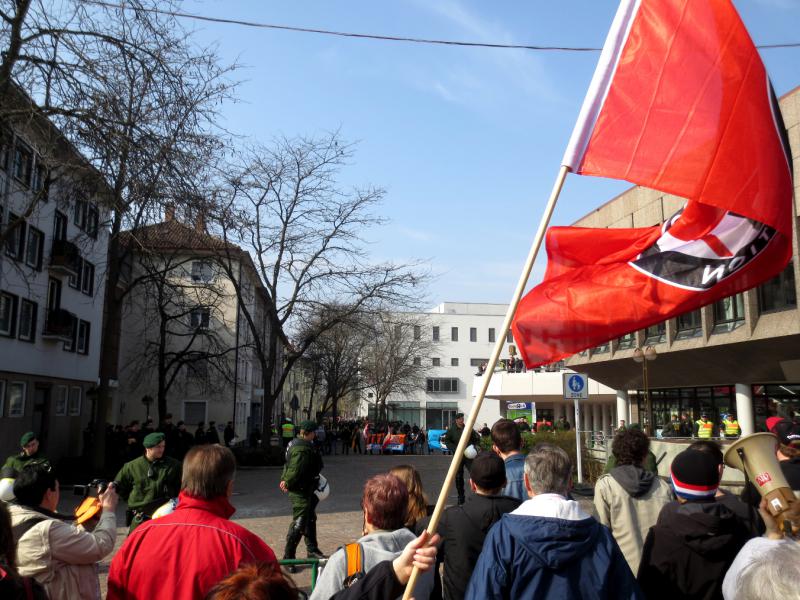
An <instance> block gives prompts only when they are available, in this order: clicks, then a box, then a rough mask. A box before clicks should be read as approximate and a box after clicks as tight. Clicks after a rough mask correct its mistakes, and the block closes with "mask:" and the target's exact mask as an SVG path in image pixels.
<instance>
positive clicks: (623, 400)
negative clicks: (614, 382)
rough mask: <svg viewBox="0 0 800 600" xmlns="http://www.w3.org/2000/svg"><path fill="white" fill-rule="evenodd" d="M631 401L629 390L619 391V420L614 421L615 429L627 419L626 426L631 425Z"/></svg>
mask: <svg viewBox="0 0 800 600" xmlns="http://www.w3.org/2000/svg"><path fill="white" fill-rule="evenodd" d="M630 412H631V409H630V401H629V400H628V391H627V390H617V418H616V420H615V421H614V429H616V428H617V427H619V422H620V421H621V420H622V419H625V424H626V425H629V424H630V419H631V415H630Z"/></svg>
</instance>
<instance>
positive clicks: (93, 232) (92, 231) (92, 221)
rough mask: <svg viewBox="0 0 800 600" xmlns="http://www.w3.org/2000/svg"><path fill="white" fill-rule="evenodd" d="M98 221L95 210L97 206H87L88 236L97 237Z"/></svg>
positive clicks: (97, 214)
mask: <svg viewBox="0 0 800 600" xmlns="http://www.w3.org/2000/svg"><path fill="white" fill-rule="evenodd" d="M99 221H100V216H99V213H98V212H97V208H96V207H94V206H89V210H88V211H87V212H86V233H88V234H89V236H90V237H92V238H94V239H97V229H98V226H99Z"/></svg>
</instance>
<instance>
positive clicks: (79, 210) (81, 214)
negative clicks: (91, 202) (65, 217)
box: [72, 200, 89, 229]
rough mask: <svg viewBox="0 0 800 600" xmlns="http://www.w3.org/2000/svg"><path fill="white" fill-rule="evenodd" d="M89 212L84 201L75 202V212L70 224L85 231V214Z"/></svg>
mask: <svg viewBox="0 0 800 600" xmlns="http://www.w3.org/2000/svg"><path fill="white" fill-rule="evenodd" d="M88 210H89V206H88V205H87V203H86V201H85V200H75V212H73V214H72V222H73V223H75V225H77V226H78V227H79V228H81V229H86V214H87V212H88Z"/></svg>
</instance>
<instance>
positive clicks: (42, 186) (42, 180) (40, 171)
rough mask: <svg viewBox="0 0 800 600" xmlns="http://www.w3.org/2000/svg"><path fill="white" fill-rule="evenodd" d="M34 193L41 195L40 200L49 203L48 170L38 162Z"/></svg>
mask: <svg viewBox="0 0 800 600" xmlns="http://www.w3.org/2000/svg"><path fill="white" fill-rule="evenodd" d="M31 187H32V188H33V191H34V192H37V193H39V200H41V201H43V202H47V196H48V192H49V184H48V180H47V169H45V168H44V165H42V164H40V163H39V162H38V161H37V164H36V168H35V169H34V170H33V185H32V186H31Z"/></svg>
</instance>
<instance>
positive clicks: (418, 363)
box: [414, 356, 422, 367]
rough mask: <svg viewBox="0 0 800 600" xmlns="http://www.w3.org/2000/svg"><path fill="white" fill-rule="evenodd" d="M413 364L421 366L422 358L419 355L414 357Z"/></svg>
mask: <svg viewBox="0 0 800 600" xmlns="http://www.w3.org/2000/svg"><path fill="white" fill-rule="evenodd" d="M414 366H415V367H421V366H422V359H421V358H420V357H419V356H415V357H414Z"/></svg>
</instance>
